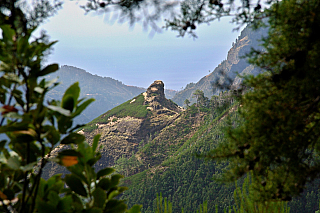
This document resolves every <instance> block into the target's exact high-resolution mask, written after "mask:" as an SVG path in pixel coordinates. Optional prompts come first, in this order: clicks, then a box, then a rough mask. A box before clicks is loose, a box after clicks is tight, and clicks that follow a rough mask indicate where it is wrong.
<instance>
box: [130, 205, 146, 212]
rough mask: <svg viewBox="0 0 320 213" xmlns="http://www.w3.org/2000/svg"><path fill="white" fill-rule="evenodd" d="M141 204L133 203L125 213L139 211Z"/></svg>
mask: <svg viewBox="0 0 320 213" xmlns="http://www.w3.org/2000/svg"><path fill="white" fill-rule="evenodd" d="M141 208H142V205H134V206H132V208H131V209H129V210H127V211H126V213H140V212H141Z"/></svg>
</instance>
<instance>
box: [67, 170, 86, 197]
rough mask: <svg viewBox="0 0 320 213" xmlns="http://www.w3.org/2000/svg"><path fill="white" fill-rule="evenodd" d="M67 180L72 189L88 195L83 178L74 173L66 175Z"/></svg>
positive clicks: (79, 193)
mask: <svg viewBox="0 0 320 213" xmlns="http://www.w3.org/2000/svg"><path fill="white" fill-rule="evenodd" d="M65 181H66V183H67V185H68V186H69V187H70V189H71V190H72V191H74V192H75V193H77V194H78V195H82V196H84V197H87V191H86V189H85V188H84V186H83V184H82V182H81V180H80V179H79V178H77V177H76V176H75V175H73V174H71V175H70V174H69V175H66V177H65Z"/></svg>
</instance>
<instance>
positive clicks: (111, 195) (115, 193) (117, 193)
mask: <svg viewBox="0 0 320 213" xmlns="http://www.w3.org/2000/svg"><path fill="white" fill-rule="evenodd" d="M117 195H119V191H118V190H113V191H112V192H111V193H110V194H109V196H108V200H111V199H112V198H114V197H115V196H117Z"/></svg>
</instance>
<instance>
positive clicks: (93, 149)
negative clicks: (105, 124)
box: [92, 134, 101, 152]
mask: <svg viewBox="0 0 320 213" xmlns="http://www.w3.org/2000/svg"><path fill="white" fill-rule="evenodd" d="M100 136H101V135H100V134H98V135H95V136H94V138H93V142H92V151H93V152H95V151H96V149H97V146H98V142H99V139H100Z"/></svg>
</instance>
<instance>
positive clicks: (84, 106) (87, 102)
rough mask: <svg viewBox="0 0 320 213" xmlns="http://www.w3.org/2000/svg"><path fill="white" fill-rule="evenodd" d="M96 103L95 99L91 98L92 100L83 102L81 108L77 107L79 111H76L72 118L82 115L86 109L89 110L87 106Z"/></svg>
mask: <svg viewBox="0 0 320 213" xmlns="http://www.w3.org/2000/svg"><path fill="white" fill-rule="evenodd" d="M94 101H95V99H93V98H90V99H88V100H86V101H85V102H83V103H82V104H81V105H80V106H78V107H77V109H76V110H75V112H74V113H72V115H71V116H72V117H73V118H74V117H76V116H78V115H80V113H81V112H82V111H83V110H85V109H86V108H87V106H89V104H91V103H92V102H94Z"/></svg>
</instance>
